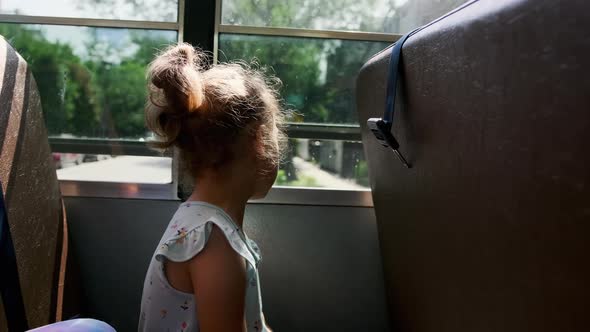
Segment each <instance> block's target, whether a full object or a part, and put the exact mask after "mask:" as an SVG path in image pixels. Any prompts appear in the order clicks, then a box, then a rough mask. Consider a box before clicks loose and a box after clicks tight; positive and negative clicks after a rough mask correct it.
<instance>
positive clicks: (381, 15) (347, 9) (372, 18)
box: [222, 0, 467, 34]
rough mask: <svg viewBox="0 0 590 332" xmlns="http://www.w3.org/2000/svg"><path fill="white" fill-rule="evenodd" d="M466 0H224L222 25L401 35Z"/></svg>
mask: <svg viewBox="0 0 590 332" xmlns="http://www.w3.org/2000/svg"><path fill="white" fill-rule="evenodd" d="M465 2H467V1H466V0H289V1H276V0H224V1H223V2H222V24H230V25H248V26H258V27H289V28H300V29H320V30H347V31H366V32H384V33H398V34H403V33H405V32H409V31H411V30H412V29H414V28H416V27H418V26H420V25H423V24H426V23H428V22H430V21H432V20H433V19H435V18H437V17H439V16H441V15H443V14H445V13H447V12H449V11H450V10H452V9H454V8H456V7H458V6H459V5H461V4H463V3H465Z"/></svg>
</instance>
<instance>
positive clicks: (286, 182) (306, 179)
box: [275, 169, 318, 187]
mask: <svg viewBox="0 0 590 332" xmlns="http://www.w3.org/2000/svg"><path fill="white" fill-rule="evenodd" d="M275 185H276V186H290V187H318V182H317V180H316V179H315V178H313V177H311V176H306V175H298V176H297V179H295V180H290V179H289V177H288V176H287V174H286V172H285V170H283V169H280V170H279V172H278V174H277V179H276V180H275Z"/></svg>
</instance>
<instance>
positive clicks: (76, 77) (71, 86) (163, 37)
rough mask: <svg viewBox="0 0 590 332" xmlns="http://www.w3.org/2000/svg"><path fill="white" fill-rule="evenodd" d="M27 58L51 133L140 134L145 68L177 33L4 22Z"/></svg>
mask: <svg viewBox="0 0 590 332" xmlns="http://www.w3.org/2000/svg"><path fill="white" fill-rule="evenodd" d="M0 35H3V36H4V37H5V38H6V39H7V40H8V42H9V43H10V44H12V46H13V47H14V48H15V49H16V50H17V51H18V52H19V53H20V54H21V55H22V56H23V57H24V58H25V59H26V60H27V62H28V63H29V66H30V68H31V70H32V72H33V76H34V77H35V80H36V82H37V87H38V89H39V93H40V95H41V104H42V107H43V113H44V116H45V122H46V124H47V129H48V132H49V135H52V136H66V137H72V136H73V137H107V138H141V137H145V136H146V129H145V126H144V120H143V109H144V106H145V100H146V87H145V86H146V82H145V69H146V66H147V64H148V63H149V62H150V61H151V60H152V58H153V56H154V53H155V52H156V51H157V49H160V48H163V47H165V46H166V45H167V44H170V43H173V42H175V41H176V39H177V36H176V32H175V31H152V30H131V29H108V28H87V27H66V26H39V25H18V24H0Z"/></svg>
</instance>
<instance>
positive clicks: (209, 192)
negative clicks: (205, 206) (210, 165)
mask: <svg viewBox="0 0 590 332" xmlns="http://www.w3.org/2000/svg"><path fill="white" fill-rule="evenodd" d="M246 188H247V186H244V185H243V184H240V183H236V181H232V178H231V177H226V176H215V175H211V174H210V175H208V176H202V177H200V178H199V179H197V181H195V186H194V190H193V193H192V194H191V196H190V197H189V198H188V200H189V201H200V202H205V203H209V204H212V205H215V206H217V207H219V208H221V209H223V210H224V211H225V212H226V213H227V214H228V215H229V216H230V217H231V218H232V219H233V221H234V222H235V223H236V224H237V225H238V227H240V228H242V224H243V223H244V212H245V210H246V203H247V202H248V199H249V198H250V196H251V194H250V193H248V192H247V190H244V189H246Z"/></svg>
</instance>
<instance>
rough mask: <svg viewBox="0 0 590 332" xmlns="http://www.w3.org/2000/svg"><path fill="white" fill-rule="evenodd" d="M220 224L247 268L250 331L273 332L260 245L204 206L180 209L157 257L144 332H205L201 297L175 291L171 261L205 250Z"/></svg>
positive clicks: (144, 305) (147, 288) (147, 286)
mask: <svg viewBox="0 0 590 332" xmlns="http://www.w3.org/2000/svg"><path fill="white" fill-rule="evenodd" d="M213 224H215V225H216V226H217V227H219V229H221V230H222V231H223V233H224V234H225V236H226V238H227V240H228V242H229V244H230V245H231V247H232V248H233V249H234V250H235V251H236V252H237V253H238V254H240V255H241V256H242V257H244V258H245V260H246V262H247V264H246V269H247V270H246V280H245V281H244V282H246V299H245V300H246V301H245V308H244V313H245V319H246V324H247V331H248V332H250V331H252V332H260V331H268V329H267V327H266V326H265V322H264V317H263V315H262V301H261V298H260V282H259V280H258V269H257V266H258V263H259V262H260V254H259V249H258V246H257V245H256V244H255V243H254V241H252V240H250V239H248V237H247V236H246V234H244V233H243V232H242V230H240V228H239V227H238V226H237V225H236V224H235V223H234V222H233V221H232V219H231V218H230V217H229V216H228V215H227V214H226V213H225V212H224V211H223V210H222V209H220V208H218V207H216V206H213V205H211V204H207V203H203V202H186V203H183V204H181V205H180V207H179V208H178V210H177V211H176V213H175V214H174V216H173V217H172V220H171V221H170V224H169V225H168V228H167V229H166V231H165V232H164V236H162V239H161V240H160V244H159V245H158V248H157V249H156V252H155V253H154V256H153V257H152V261H151V263H150V266H149V268H148V271H147V275H146V278H145V282H144V285H143V296H142V299H141V314H140V318H139V331H164V332H166V331H170V332H172V331H183V332H184V331H199V322H198V321H197V315H196V309H195V297H194V294H192V293H185V292H182V291H179V290H176V289H174V288H173V287H172V286H171V285H170V284H169V283H168V280H167V279H166V274H165V272H164V264H163V263H164V262H165V260H167V259H168V260H170V261H174V262H184V261H188V260H190V259H191V258H192V257H194V256H195V255H197V254H198V253H199V252H200V251H201V250H203V248H204V247H205V245H206V243H207V240H208V239H209V236H210V234H211V230H212V227H213Z"/></svg>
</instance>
